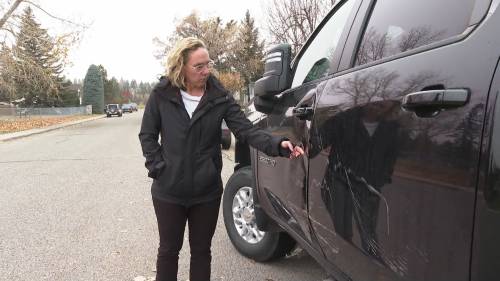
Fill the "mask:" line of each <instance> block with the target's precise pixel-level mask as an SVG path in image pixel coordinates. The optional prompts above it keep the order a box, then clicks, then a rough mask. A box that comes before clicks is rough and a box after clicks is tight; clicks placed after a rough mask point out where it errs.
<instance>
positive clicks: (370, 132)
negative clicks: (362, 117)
mask: <svg viewBox="0 0 500 281" xmlns="http://www.w3.org/2000/svg"><path fill="white" fill-rule="evenodd" d="M363 125H365V129H366V131H367V132H368V135H370V137H373V134H374V133H375V130H376V129H377V127H378V122H374V123H370V122H365V121H363Z"/></svg>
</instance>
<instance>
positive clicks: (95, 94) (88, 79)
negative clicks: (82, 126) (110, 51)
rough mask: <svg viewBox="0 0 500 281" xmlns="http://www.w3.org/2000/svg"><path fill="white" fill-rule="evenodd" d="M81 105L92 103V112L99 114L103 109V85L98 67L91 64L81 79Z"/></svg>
mask: <svg viewBox="0 0 500 281" xmlns="http://www.w3.org/2000/svg"><path fill="white" fill-rule="evenodd" d="M82 105H92V113H94V114H100V113H103V110H104V85H103V81H102V75H101V71H100V70H99V68H98V67H97V66H96V65H94V64H92V65H91V66H90V67H89V69H88V70H87V74H86V75H85V79H84V80H83V99H82Z"/></svg>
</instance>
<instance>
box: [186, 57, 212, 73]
mask: <svg viewBox="0 0 500 281" xmlns="http://www.w3.org/2000/svg"><path fill="white" fill-rule="evenodd" d="M214 65H215V62H214V61H213V60H211V61H209V62H207V63H199V64H196V65H193V66H191V67H192V68H193V69H194V70H196V71H197V72H202V71H203V69H205V67H206V68H208V69H209V70H211V69H212V68H214Z"/></svg>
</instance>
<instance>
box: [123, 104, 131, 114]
mask: <svg viewBox="0 0 500 281" xmlns="http://www.w3.org/2000/svg"><path fill="white" fill-rule="evenodd" d="M122 112H123V113H125V112H128V113H132V112H134V109H133V108H132V105H130V103H124V104H122Z"/></svg>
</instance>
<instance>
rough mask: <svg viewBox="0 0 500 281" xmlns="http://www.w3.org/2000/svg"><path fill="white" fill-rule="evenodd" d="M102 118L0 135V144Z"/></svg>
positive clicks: (100, 116)
mask: <svg viewBox="0 0 500 281" xmlns="http://www.w3.org/2000/svg"><path fill="white" fill-rule="evenodd" d="M104 117H106V115H104V114H103V115H99V116H95V117H91V118H87V119H82V120H76V121H72V122H67V123H61V124H56V125H52V126H47V127H43V128H37V129H31V130H24V131H19V132H15V133H7V134H0V143H1V142H5V141H11V140H15V139H19V138H24V137H28V136H32V135H36V134H41V133H45V132H49V131H53V130H57V129H60V128H64V127H68V126H73V125H76V124H80V123H84V122H89V121H93V120H97V119H101V118H104Z"/></svg>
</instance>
